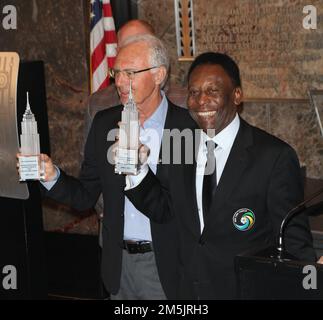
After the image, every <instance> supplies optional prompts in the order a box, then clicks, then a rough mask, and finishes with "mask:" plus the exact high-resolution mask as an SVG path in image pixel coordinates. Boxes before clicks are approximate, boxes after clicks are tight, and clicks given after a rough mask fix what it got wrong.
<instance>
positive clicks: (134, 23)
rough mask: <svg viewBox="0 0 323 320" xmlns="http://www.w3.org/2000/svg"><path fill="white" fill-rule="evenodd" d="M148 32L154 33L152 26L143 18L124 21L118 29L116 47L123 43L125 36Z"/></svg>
mask: <svg viewBox="0 0 323 320" xmlns="http://www.w3.org/2000/svg"><path fill="white" fill-rule="evenodd" d="M142 34H150V35H155V31H154V28H153V27H152V25H151V24H149V23H148V22H147V21H145V20H139V19H134V20H130V21H128V22H126V23H125V24H124V25H123V26H122V27H121V28H120V30H119V31H118V34H117V37H118V48H120V47H122V46H123V45H124V42H125V40H126V39H127V38H129V37H132V36H135V35H142Z"/></svg>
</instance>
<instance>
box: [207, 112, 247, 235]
mask: <svg viewBox="0 0 323 320" xmlns="http://www.w3.org/2000/svg"><path fill="white" fill-rule="evenodd" d="M252 143H253V138H252V129H251V127H250V126H249V125H248V124H247V123H246V122H245V121H244V120H243V119H241V118H240V128H239V131H238V134H237V136H236V139H235V141H234V143H233V146H232V149H231V152H230V154H229V157H228V160H227V162H226V165H225V167H224V170H223V172H222V175H221V178H220V181H219V184H218V187H217V190H216V194H215V198H214V199H213V201H212V205H211V210H210V214H209V215H208V217H207V219H206V221H205V222H204V223H205V227H204V231H203V234H204V233H205V234H206V233H207V232H208V230H212V227H211V226H212V223H213V222H214V220H215V219H214V218H215V217H216V215H217V214H220V210H221V206H222V205H223V203H225V202H226V201H227V199H228V198H229V197H230V194H231V193H232V191H233V189H234V188H235V187H236V186H237V184H239V180H240V177H241V175H242V173H243V172H244V171H245V169H246V167H247V165H248V163H249V160H250V156H249V152H248V147H250V146H251V145H252Z"/></svg>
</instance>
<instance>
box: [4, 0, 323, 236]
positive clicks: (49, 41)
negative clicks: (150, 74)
mask: <svg viewBox="0 0 323 320" xmlns="http://www.w3.org/2000/svg"><path fill="white" fill-rule="evenodd" d="M193 2H194V16H195V27H196V45H197V47H196V49H197V53H200V52H202V51H204V50H216V49H217V48H218V47H217V46H216V45H215V43H207V42H205V39H206V38H207V37H208V38H210V37H211V38H212V37H213V38H212V39H217V38H216V36H217V34H218V29H216V28H212V26H211V25H210V21H214V23H216V21H217V20H216V17H217V16H218V12H219V11H217V8H219V6H218V4H219V3H220V4H221V10H223V12H228V11H226V10H227V8H229V7H231V8H233V10H234V11H232V12H233V14H235V19H236V21H237V23H239V24H245V23H249V21H250V23H252V22H253V21H254V19H252V17H251V18H250V20H248V19H244V20H243V19H242V18H241V19H240V18H239V15H238V13H239V10H242V9H241V8H240V9H239V4H240V5H241V6H242V5H244V4H246V3H247V4H248V6H249V7H250V8H253V9H252V11H254V10H255V9H254V8H257V7H260V6H261V4H262V3H264V2H263V1H258V0H254V1H251V0H248V1H247V0H242V1H236V0H228V1H220V0H198V1H197V0H194V1H193ZM266 3H267V2H266ZM303 3H305V2H304V1H300V0H295V1H294V0H293V1H292V0H290V1H289V0H288V1H269V2H268V3H267V4H268V5H272V6H275V5H276V4H277V5H282V4H286V5H294V7H295V6H296V7H298V8H299V7H301V5H302V4H303ZM311 3H312V4H314V5H316V6H317V7H318V8H319V9H320V10H318V14H319V20H318V30H316V31H317V32H319V33H320V34H322V33H323V31H322V30H323V21H322V20H323V19H322V12H323V7H322V2H321V1H320V0H313V1H311ZM2 4H3V5H5V4H7V1H5V0H1V1H0V8H2V6H3V5H2ZM10 4H13V5H15V6H16V7H17V10H18V19H17V22H18V25H17V28H18V29H17V30H11V31H4V30H3V29H0V46H1V50H2V51H17V52H18V53H19V55H20V57H21V59H23V60H43V61H44V62H45V75H46V90H47V106H48V118H49V129H50V140H51V151H52V158H53V160H54V161H55V162H56V163H58V164H59V165H60V166H61V167H62V168H63V169H64V170H65V171H66V172H67V173H69V174H73V175H77V174H78V171H79V165H80V158H81V157H80V153H81V145H82V139H83V138H82V136H83V125H84V112H85V110H86V98H87V96H88V86H89V84H88V68H87V59H88V22H87V13H88V7H87V1H85V0H73V5H71V1H67V0H56V1H52V0H42V1H40V0H24V1H18V0H16V1H10ZM224 4H225V5H226V6H227V7H226V6H225V5H224ZM245 7H246V6H245ZM257 10H258V11H257V15H258V16H259V14H260V13H261V11H260V10H259V9H257ZM293 12H294V15H295V11H293ZM138 13H139V17H140V18H142V19H145V20H147V21H149V22H150V23H151V24H152V25H153V26H154V28H155V30H156V33H157V35H158V36H159V37H160V38H162V39H163V40H164V41H165V43H166V45H167V47H168V48H169V51H170V56H171V59H172V64H171V81H172V82H173V83H177V84H185V76H186V73H187V70H188V67H189V64H190V63H189V62H178V60H177V48H176V35H175V34H176V32H175V17H174V1H173V0H139V1H138ZM226 14H227V13H226ZM266 17H267V20H268V19H269V21H270V13H267V16H266ZM299 17H300V19H301V18H302V12H300V14H299ZM258 18H259V17H258ZM258 18H257V19H258ZM259 19H262V18H261V17H260V18H259ZM259 21H261V23H262V25H265V23H266V20H259ZM275 21H277V19H276V18H275ZM300 23H301V21H300ZM284 24H285V25H286V21H285V22H284ZM206 27H207V29H205V28H206ZM278 27H279V26H278ZM271 28H274V27H273V25H272V24H271ZM224 30H225V29H224ZM277 30H278V29H277ZM277 30H276V31H277ZM277 32H278V31H277ZM304 32H305V31H301V34H302V39H303V40H304ZM313 32H315V31H313ZM273 33H274V32H273ZM270 34H271V33H266V37H270ZM206 35H207V37H206ZM308 35H309V36H308V38H307V40H308V41H307V42H306V43H307V44H310V45H311V46H312V47H314V49H315V48H316V49H317V50H316V51H315V53H313V52H312V53H311V54H310V55H309V53H308V52H307V51H306V55H307V57H308V58H309V59H314V60H312V61H311V62H306V61H304V63H303V62H302V61H301V60H299V62H298V64H297V66H293V65H292V66H290V64H289V66H290V67H288V68H284V69H281V70H282V71H281V79H283V80H284V81H288V80H290V81H291V82H290V83H291V85H289V84H288V83H285V82H283V83H280V82H279V90H276V91H275V90H274V89H275V88H272V90H270V88H269V91H268V90H267V91H266V94H265V93H264V92H265V91H264V90H260V89H259V86H258V87H257V86H255V85H254V84H255V82H257V81H256V80H257V77H254V78H253V79H252V77H250V72H249V70H247V69H248V68H249V66H248V61H249V63H250V64H251V65H252V64H253V61H252V60H250V57H249V58H248V56H246V55H248V52H247V51H244V55H242V54H241V52H240V51H239V52H237V50H236V49H237V48H238V47H236V49H234V47H231V48H230V50H228V52H229V53H230V54H232V55H233V56H234V57H235V58H237V60H238V62H239V65H240V67H241V73H242V81H243V85H244V89H245V90H246V92H247V96H248V98H249V100H248V101H247V103H245V106H244V110H243V112H242V116H243V117H244V118H245V119H246V120H248V121H249V122H251V123H252V124H255V125H257V126H259V127H261V128H263V129H265V130H266V131H268V132H270V133H272V134H274V135H277V136H278V137H280V138H282V139H283V140H285V141H287V142H288V143H290V144H291V145H292V146H293V147H294V148H295V149H296V151H297V153H298V156H299V158H300V160H301V162H302V163H303V164H305V165H306V168H307V175H308V177H311V178H320V179H323V138H322V137H321V136H320V132H319V128H318V124H317V121H316V118H315V113H314V111H313V110H312V108H311V107H310V105H309V102H308V100H307V97H306V95H305V91H306V90H305V89H306V88H308V87H313V88H322V85H323V81H321V82H320V79H321V80H323V78H322V77H321V75H322V73H323V65H322V59H323V53H322V47H323V45H322V41H321V42H320V43H316V42H315V41H316V40H315V39H316V36H315V35H314V34H313V33H311V34H310V33H309V34H308ZM292 36H293V37H295V34H294V33H293V34H292ZM211 38H210V39H211ZM258 39H259V37H258ZM313 39H314V40H313ZM321 39H322V37H321ZM269 40H270V39H266V41H269ZM212 41H213V40H212ZM301 45H303V46H305V44H304V43H303V44H302V43H300V42H297V46H298V47H297V48H300V47H299V46H301ZM301 49H302V48H300V49H298V51H297V52H294V55H293V57H295V55H296V56H297V57H299V56H301V55H302V50H301ZM303 49H304V50H305V47H303ZM271 54H272V52H271ZM262 55H263V56H262V57H261V58H262V60H265V59H266V51H263V52H262ZM245 56H246V59H243V58H244V57H245ZM274 57H275V56H274ZM277 57H278V56H276V58H277ZM288 57H289V56H288V55H286V56H285V59H286V65H288V64H287V62H289V61H288ZM313 57H314V58H313ZM315 57H316V58H315ZM267 58H270V56H268V55H267ZM278 58H280V59H281V56H279V57H278ZM248 59H249V60H248ZM272 59H273V57H271V61H272V62H273V63H274V61H273V60H272ZM295 59H296V58H295ZM297 59H298V58H297ZM304 59H305V58H304ZM315 59H316V60H315ZM315 61H317V63H316V62H315ZM296 67H297V68H296ZM275 70H276V71H277V70H278V71H279V69H275ZM286 70H287V71H286ZM293 70H294V71H295V70H296V71H295V73H294V75H295V77H294V78H291V77H292V76H291V74H293V72H292V71H293ZM299 70H301V71H299ZM304 70H307V71H308V74H309V75H310V76H309V77H306V74H305V75H304V74H302V76H301V77H300V78H298V75H300V72H305V71H304ZM248 72H249V73H248ZM268 72H270V69H267V73H268ZM276 74H279V72H278V73H277V72H276ZM286 75H288V77H287V78H286ZM255 79H256V80H255ZM264 79H266V77H264V78H262V81H263V80H264ZM299 79H300V80H299ZM276 81H277V80H276ZM298 82H302V83H301V84H299V83H298ZM284 83H285V85H284ZM256 84H257V83H256ZM267 84H268V83H267ZM282 84H283V85H282ZM293 88H294V89H295V90H292V89H293ZM278 93H279V94H278ZM251 98H257V99H255V100H252V99H251ZM263 98H266V99H263ZM271 98H275V99H271ZM285 98H286V99H285ZM44 224H45V228H46V229H47V230H56V231H62V232H76V233H93V234H94V233H96V232H97V220H96V216H95V215H94V214H93V212H91V211H89V212H84V213H83V214H82V215H81V216H79V215H78V214H77V213H76V212H75V211H73V210H71V209H69V208H67V207H65V206H62V205H59V204H57V203H54V202H52V201H46V202H44Z"/></svg>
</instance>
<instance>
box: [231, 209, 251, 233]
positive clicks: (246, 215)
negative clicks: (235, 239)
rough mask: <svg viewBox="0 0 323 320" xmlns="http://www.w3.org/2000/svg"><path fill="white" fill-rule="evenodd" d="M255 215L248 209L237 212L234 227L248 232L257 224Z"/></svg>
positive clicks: (234, 216)
mask: <svg viewBox="0 0 323 320" xmlns="http://www.w3.org/2000/svg"><path fill="white" fill-rule="evenodd" d="M255 221H256V216H255V214H254V213H253V212H252V211H251V210H250V209H247V208H242V209H239V210H238V211H236V212H235V213H234V215H233V225H234V226H235V227H236V228H237V229H238V230H239V231H248V230H250V229H251V228H252V227H253V225H254V224H255Z"/></svg>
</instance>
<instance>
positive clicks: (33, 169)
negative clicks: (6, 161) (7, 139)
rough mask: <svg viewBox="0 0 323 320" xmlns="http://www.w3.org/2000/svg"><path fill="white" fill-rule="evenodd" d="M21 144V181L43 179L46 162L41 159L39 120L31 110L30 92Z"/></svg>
mask: <svg viewBox="0 0 323 320" xmlns="http://www.w3.org/2000/svg"><path fill="white" fill-rule="evenodd" d="M20 144H21V146H20V153H21V155H20V156H19V172H20V181H26V180H42V179H43V178H44V168H43V165H44V163H43V162H42V161H40V144H39V134H38V131H37V122H36V120H35V116H34V114H33V113H32V112H31V108H30V104H29V94H28V92H27V106H26V110H25V113H24V115H23V118H22V122H21V135H20Z"/></svg>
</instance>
